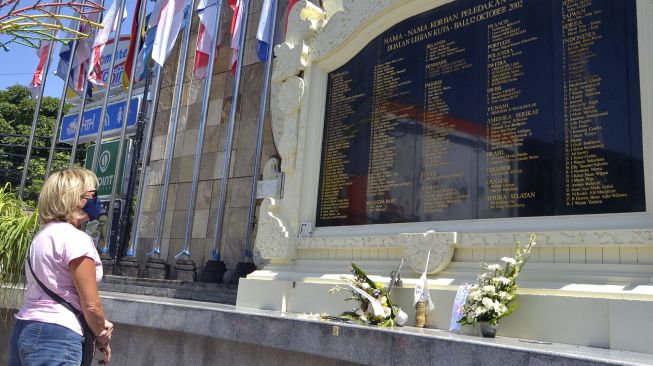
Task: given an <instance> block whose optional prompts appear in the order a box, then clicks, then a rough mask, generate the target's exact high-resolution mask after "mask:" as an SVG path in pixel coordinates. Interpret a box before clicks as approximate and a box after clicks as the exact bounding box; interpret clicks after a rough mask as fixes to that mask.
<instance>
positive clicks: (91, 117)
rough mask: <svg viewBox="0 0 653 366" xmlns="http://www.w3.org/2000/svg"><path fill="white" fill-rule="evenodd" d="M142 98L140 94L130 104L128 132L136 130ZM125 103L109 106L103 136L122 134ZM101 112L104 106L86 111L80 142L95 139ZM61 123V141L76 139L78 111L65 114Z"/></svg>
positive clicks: (70, 141) (68, 141)
mask: <svg viewBox="0 0 653 366" xmlns="http://www.w3.org/2000/svg"><path fill="white" fill-rule="evenodd" d="M140 100H141V96H140V95H139V96H136V97H133V98H132V101H131V103H130V105H129V116H127V133H128V134H131V133H133V132H134V131H135V130H136V128H135V126H136V119H137V118H138V110H139V108H140V106H141V102H140ZM125 105H126V101H124V100H121V101H119V102H115V103H111V104H109V105H108V106H107V114H106V118H105V119H104V132H103V133H102V137H103V138H108V137H112V136H118V135H119V134H120V129H121V127H122V121H123V119H124V118H125ZM101 113H102V106H98V107H94V108H89V109H87V110H85V111H84V117H83V122H82V130H81V131H80V133H79V143H80V144H82V143H87V142H90V141H95V139H96V138H97V133H98V130H99V126H100V124H99V121H100V114H101ZM61 125H62V126H61V134H60V135H59V141H60V142H67V143H72V142H73V141H75V133H76V131H77V113H74V114H69V115H66V116H64V117H63V119H62V123H61Z"/></svg>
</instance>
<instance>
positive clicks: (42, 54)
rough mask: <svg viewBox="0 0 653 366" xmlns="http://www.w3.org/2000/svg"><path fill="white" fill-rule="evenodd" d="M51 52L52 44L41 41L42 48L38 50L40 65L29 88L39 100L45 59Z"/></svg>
mask: <svg viewBox="0 0 653 366" xmlns="http://www.w3.org/2000/svg"><path fill="white" fill-rule="evenodd" d="M49 51H50V42H44V41H41V46H40V47H39V49H38V50H36V56H37V57H38V58H39V64H38V65H37V66H36V70H35V71H34V76H33V77H32V83H31V84H30V86H29V90H30V92H31V93H32V97H33V98H34V99H36V98H38V91H39V87H40V86H41V84H42V83H43V67H44V66H45V59H46V58H47V57H48V52H49ZM46 72H47V70H46Z"/></svg>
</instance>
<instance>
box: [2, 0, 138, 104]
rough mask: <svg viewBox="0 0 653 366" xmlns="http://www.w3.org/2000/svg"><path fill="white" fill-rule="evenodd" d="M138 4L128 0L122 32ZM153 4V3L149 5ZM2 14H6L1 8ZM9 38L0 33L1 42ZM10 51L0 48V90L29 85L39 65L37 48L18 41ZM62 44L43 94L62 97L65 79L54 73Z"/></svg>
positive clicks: (23, 1) (26, 0)
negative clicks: (17, 85)
mask: <svg viewBox="0 0 653 366" xmlns="http://www.w3.org/2000/svg"><path fill="white" fill-rule="evenodd" d="M106 2H107V6H106V7H108V6H109V5H110V4H111V3H110V0H106ZM34 3H35V1H33V0H21V1H20V6H29V5H31V4H34ZM135 6H136V1H135V0H127V5H126V8H127V14H128V15H127V19H125V21H124V22H123V24H122V30H121V32H120V33H121V34H129V33H130V28H131V22H132V16H133V11H134V8H135ZM148 6H151V5H148ZM0 14H4V12H3V11H2V10H0ZM8 39H9V37H8V36H7V35H0V42H6V41H7V40H8ZM7 47H8V48H9V52H6V51H4V50H3V49H2V48H0V90H4V89H6V88H7V87H9V86H12V85H15V84H20V85H25V86H27V85H29V84H30V82H31V81H32V77H33V76H34V71H35V70H36V66H37V65H38V61H39V60H38V57H37V56H36V49H34V48H30V47H26V46H23V45H20V44H18V43H12V44H10V45H8V46H7ZM60 47H61V45H60V44H58V45H57V46H56V47H55V52H54V53H53V55H52V56H53V57H52V61H51V63H50V69H49V70H48V76H47V79H46V83H45V89H44V91H43V95H45V96H50V97H57V98H59V97H61V92H62V89H63V80H62V79H60V78H59V77H58V76H56V75H54V70H56V68H57V62H58V61H59V49H60Z"/></svg>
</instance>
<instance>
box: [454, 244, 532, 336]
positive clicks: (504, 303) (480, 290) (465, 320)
mask: <svg viewBox="0 0 653 366" xmlns="http://www.w3.org/2000/svg"><path fill="white" fill-rule="evenodd" d="M534 245H535V234H531V236H530V239H529V242H528V245H526V246H525V247H522V246H521V245H520V243H519V242H517V247H516V248H515V257H514V258H510V257H503V258H501V262H502V264H487V263H484V262H483V263H481V268H482V269H483V273H481V274H480V275H478V282H477V284H475V285H473V286H472V287H471V288H470V291H469V294H468V295H467V300H466V301H465V304H464V305H463V308H462V317H461V318H460V320H458V323H460V324H470V325H476V323H480V324H481V333H482V334H483V336H484V337H494V335H495V334H496V325H497V323H498V322H499V320H500V319H501V318H504V317H506V316H508V315H510V314H511V313H512V312H513V311H514V310H515V309H516V308H517V303H516V302H515V299H516V298H517V277H518V276H519V273H520V272H521V271H522V269H523V268H524V265H525V264H526V262H527V261H528V258H529V256H530V252H531V248H532V247H533V246H534Z"/></svg>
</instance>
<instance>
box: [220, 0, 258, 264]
mask: <svg viewBox="0 0 653 366" xmlns="http://www.w3.org/2000/svg"><path fill="white" fill-rule="evenodd" d="M239 11H242V14H243V17H242V19H241V22H242V25H241V27H242V28H241V31H240V39H239V41H238V57H237V62H238V65H237V67H236V77H235V79H234V85H233V95H232V100H231V111H230V113H229V125H228V128H227V139H226V146H225V152H224V161H223V163H222V164H223V165H222V179H221V181H220V197H219V199H218V212H217V214H216V219H215V230H214V231H213V232H214V238H213V250H212V253H211V254H212V255H213V260H216V261H221V258H220V252H221V249H222V227H223V223H224V213H225V201H226V197H227V184H228V182H229V170H230V167H231V147H232V145H233V137H234V126H235V124H236V112H237V111H238V90H239V89H240V77H241V74H242V71H243V61H244V60H243V55H244V53H245V38H246V37H247V19H248V18H249V0H243V8H242V9H239Z"/></svg>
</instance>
